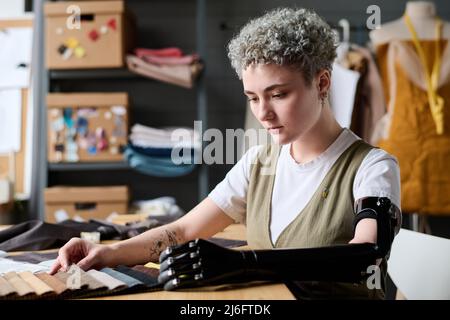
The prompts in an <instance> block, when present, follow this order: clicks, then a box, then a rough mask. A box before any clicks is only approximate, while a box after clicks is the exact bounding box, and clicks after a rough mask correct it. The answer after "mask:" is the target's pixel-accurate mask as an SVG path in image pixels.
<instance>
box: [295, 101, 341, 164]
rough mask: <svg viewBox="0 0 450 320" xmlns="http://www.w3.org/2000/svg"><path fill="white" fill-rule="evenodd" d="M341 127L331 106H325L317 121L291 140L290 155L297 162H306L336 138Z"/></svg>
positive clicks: (320, 152)
mask: <svg viewBox="0 0 450 320" xmlns="http://www.w3.org/2000/svg"><path fill="white" fill-rule="evenodd" d="M342 129H343V128H342V127H341V126H340V125H339V123H338V122H337V121H336V119H335V117H334V115H333V113H332V111H331V108H330V107H329V106H325V107H324V108H323V111H322V113H321V115H320V118H319V120H318V121H317V123H316V124H315V125H314V126H313V127H312V128H311V129H310V130H308V132H306V133H305V134H303V135H302V136H301V137H299V138H298V139H297V140H295V141H293V142H292V145H291V150H290V153H291V156H292V157H293V158H294V160H295V161H296V162H297V163H306V162H309V161H311V160H313V159H315V158H316V157H318V156H319V155H320V154H322V153H323V152H324V151H325V150H326V149H327V148H328V147H329V146H330V145H331V144H332V143H333V142H334V141H335V140H336V139H337V137H338V136H339V135H340V134H341V132H342Z"/></svg>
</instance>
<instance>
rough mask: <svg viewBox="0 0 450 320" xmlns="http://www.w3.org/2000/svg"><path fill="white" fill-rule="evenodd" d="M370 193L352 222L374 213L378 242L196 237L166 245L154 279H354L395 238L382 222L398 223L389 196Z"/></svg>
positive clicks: (171, 282)
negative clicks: (237, 243)
mask: <svg viewBox="0 0 450 320" xmlns="http://www.w3.org/2000/svg"><path fill="white" fill-rule="evenodd" d="M369 199H371V198H366V199H365V202H364V203H361V204H358V208H359V209H360V211H357V214H356V217H355V226H356V224H357V222H358V221H360V220H361V219H364V218H374V219H377V223H378V224H377V225H378V233H377V234H378V237H379V238H378V239H379V240H381V244H382V245H381V246H380V245H379V244H378V243H377V244H370V243H363V244H343V245H334V246H328V247H320V248H302V249H271V250H241V251H239V250H232V249H227V248H223V247H220V246H217V245H215V244H213V243H211V242H209V241H206V240H203V239H197V240H193V241H190V242H188V243H185V244H182V245H178V246H174V247H169V248H167V249H166V250H165V251H163V252H162V253H161V256H160V262H161V267H160V276H159V279H158V280H159V282H160V283H164V288H165V289H166V290H174V289H181V288H188V287H197V286H205V285H217V284H225V283H239V282H247V281H255V280H268V281H283V280H298V281H340V282H358V281H360V280H362V279H364V278H365V277H366V276H367V275H366V271H367V267H368V266H370V265H373V264H375V263H376V259H378V258H383V257H385V256H386V253H387V252H389V249H390V243H388V241H389V239H392V240H393V235H395V233H396V231H395V230H394V231H390V230H389V232H384V231H383V230H380V226H382V228H387V226H391V227H392V226H394V225H395V226H396V224H395V223H394V222H395V219H394V218H392V217H393V216H395V215H396V214H398V213H399V210H394V209H392V208H391V204H390V201H389V199H387V198H376V199H378V200H379V201H378V202H377V201H369ZM372 200H373V199H372ZM380 204H382V205H380ZM371 206H374V209H373V211H369V210H368V208H371ZM364 210H365V211H364ZM359 212H361V215H359V214H358V213H359ZM381 220H385V221H381ZM388 220H389V221H388ZM391 220H392V221H391ZM391 236H392V237H391ZM390 237H391V238H390Z"/></svg>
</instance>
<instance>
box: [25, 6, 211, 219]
mask: <svg viewBox="0 0 450 320" xmlns="http://www.w3.org/2000/svg"><path fill="white" fill-rule="evenodd" d="M45 1H46V0H36V1H35V28H34V39H35V47H34V48H33V62H34V66H36V67H35V69H34V74H33V79H32V84H33V89H34V92H35V95H34V103H33V110H34V123H33V132H34V135H33V168H32V172H33V175H32V190H31V198H30V203H29V218H30V219H43V218H44V213H45V212H44V198H43V194H44V189H45V188H46V187H47V186H48V185H49V182H50V181H49V180H51V179H50V175H53V174H58V175H61V174H63V175H64V174H71V175H72V173H76V174H77V175H78V174H79V175H80V176H81V175H82V174H87V173H89V175H94V174H95V175H100V174H101V173H102V172H116V171H117V172H119V171H122V172H123V171H125V172H126V174H127V175H130V176H134V177H136V175H139V173H133V172H132V170H131V168H130V167H129V166H128V164H127V163H126V162H112V163H111V162H107V163H106V162H99V163H48V162H47V152H46V151H47V123H46V121H47V120H46V119H47V114H46V112H47V111H46V110H47V108H46V95H47V93H48V92H52V91H64V90H60V85H59V83H60V82H67V80H69V81H78V82H82V81H83V80H91V81H92V80H97V79H98V80H103V81H105V80H112V81H120V80H125V81H128V80H138V81H141V80H142V79H144V80H145V81H148V82H149V83H152V82H156V81H155V80H150V79H145V78H143V77H141V76H139V75H137V74H135V73H132V72H130V71H129V70H128V69H126V68H117V69H95V70H91V69H86V70H47V69H45V62H44V60H45V59H44V55H45V48H44V43H45V41H44V34H45V27H44V23H45V21H44V13H43V6H44V3H45ZM128 3H129V2H127V4H128ZM194 5H195V10H196V17H195V23H196V25H195V29H196V39H195V40H196V52H197V53H198V54H199V55H200V57H201V58H202V60H203V63H205V61H207V58H206V30H207V28H206V0H195V3H194ZM205 75H206V66H205V70H204V71H203V72H202V74H201V76H200V77H199V79H198V80H197V83H196V85H195V88H194V89H192V90H195V93H196V102H195V103H196V118H195V119H196V120H200V121H202V127H203V130H205V129H206V128H208V121H207V119H208V108H207V96H206V87H205ZM144 80H142V81H144ZM161 85H163V86H170V85H169V84H161ZM124 87H125V86H124ZM183 90H184V89H183ZM122 91H127V90H126V88H124V89H123V90H122ZM130 98H131V99H132V98H133V96H132V95H130ZM131 113H133V105H131ZM166 125H167V126H169V125H171V124H170V123H167V124H166ZM128 171H129V173H128ZM193 174H195V175H197V184H198V193H197V194H198V201H201V200H202V199H203V198H205V197H206V196H207V194H208V192H209V172H208V167H207V166H206V165H200V166H199V168H198V169H197V170H195V171H194V173H192V174H190V175H188V177H187V181H191V179H192V175H193ZM146 177H148V180H149V181H151V179H152V177H149V176H146ZM182 178H183V177H181V178H180V179H182ZM80 179H81V178H80ZM130 179H132V178H130ZM141 179H142V178H141ZM155 179H156V183H161V181H162V180H161V178H155ZM163 179H166V178H163ZM122 180H123V179H122ZM167 181H168V183H176V182H177V181H178V182H179V181H180V180H174V179H173V178H167ZM80 182H82V181H80ZM132 183H133V182H132V181H130V184H132ZM141 183H142V181H141Z"/></svg>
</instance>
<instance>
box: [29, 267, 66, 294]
mask: <svg viewBox="0 0 450 320" xmlns="http://www.w3.org/2000/svg"><path fill="white" fill-rule="evenodd" d="M35 276H36V277H38V278H39V279H41V280H42V281H44V282H45V283H46V284H47V285H48V286H49V287H50V288H52V289H53V291H54V292H55V294H57V295H62V294H64V293H66V292H67V291H68V290H69V288H67V286H66V285H65V284H64V283H63V282H62V281H61V280H59V279H58V278H56V277H54V276H52V275H50V274H48V273H46V272H40V273H36V274H35Z"/></svg>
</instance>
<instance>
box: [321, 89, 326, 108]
mask: <svg viewBox="0 0 450 320" xmlns="http://www.w3.org/2000/svg"><path fill="white" fill-rule="evenodd" d="M326 99H328V92H325V93H324V94H323V95H322V97H321V98H320V100H321V101H320V102H321V104H322V108H323V107H324V106H325V100H326Z"/></svg>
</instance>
